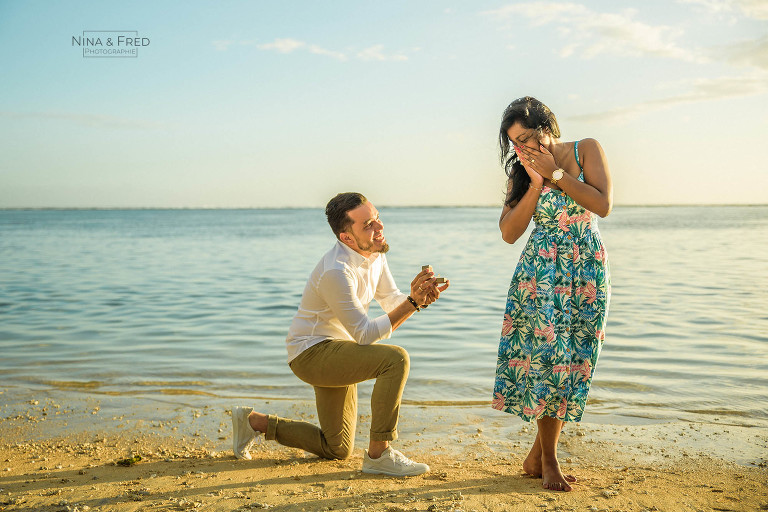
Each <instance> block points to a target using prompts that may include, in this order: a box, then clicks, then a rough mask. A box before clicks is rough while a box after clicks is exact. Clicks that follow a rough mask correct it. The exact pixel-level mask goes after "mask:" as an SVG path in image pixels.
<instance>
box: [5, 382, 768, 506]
mask: <svg viewBox="0 0 768 512" xmlns="http://www.w3.org/2000/svg"><path fill="white" fill-rule="evenodd" d="M0 391H2V394H0V403H2V405H3V407H2V409H0V450H2V452H3V454H4V455H3V457H2V461H1V462H0V489H2V490H0V510H3V511H5V510H9V511H10V510H51V511H54V510H55V511H63V510H69V511H70V512H71V511H74V510H78V511H79V512H86V511H88V510H118V511H133V510H140V509H143V510H187V509H200V510H253V509H256V508H272V509H274V510H275V511H283V510H285V511H288V510H302V509H304V510H307V511H309V510H313V511H314V510H317V511H321V510H350V511H351V510H366V511H371V510H373V511H387V512H399V511H406V510H408V511H416V510H423V511H426V510H429V511H432V512H439V511H449V510H462V511H470V510H478V511H479V510H711V509H714V510H761V509H763V510H768V490H766V489H767V488H766V483H768V470H767V469H766V466H767V465H768V460H767V459H768V429H765V428H761V427H751V428H750V427H742V426H728V425H712V424H703V423H702V424H696V423H691V422H682V421H679V422H667V423H648V424H644V425H616V424H610V423H595V422H582V423H580V424H574V425H573V426H571V425H569V426H568V428H566V430H565V431H564V432H563V436H562V440H561V443H560V445H559V450H560V453H559V455H560V460H561V464H562V466H563V469H564V471H567V472H569V473H573V474H575V475H576V476H577V477H579V480H580V481H579V482H578V483H577V484H575V486H574V491H573V492H570V493H559V492H553V491H547V490H544V489H542V488H541V484H540V480H539V479H535V478H532V477H528V476H525V475H524V474H523V472H522V470H521V464H522V460H523V458H524V456H525V454H526V452H527V449H528V447H529V446H530V444H531V442H532V441H533V438H534V436H535V428H534V426H533V425H531V424H527V423H523V422H522V421H520V420H518V419H514V418H513V419H511V420H510V418H508V417H507V416H508V415H503V414H501V413H499V412H498V411H493V410H492V409H490V407H484V406H463V407H456V408H437V407H428V406H413V405H404V406H403V407H402V409H401V421H400V425H399V428H400V439H399V440H397V441H395V442H394V443H393V445H394V446H395V448H397V449H400V450H402V451H403V452H404V453H405V454H406V455H408V456H410V457H412V458H414V459H415V460H418V461H419V462H426V463H428V464H430V466H431V467H432V471H430V472H429V473H427V474H426V475H422V476H418V477H412V478H390V477H383V476H380V475H365V474H363V473H361V472H360V471H359V470H360V467H361V463H362V449H363V447H364V446H365V444H364V443H365V442H366V440H367V435H366V432H365V430H366V429H367V426H368V424H369V408H368V406H367V404H364V403H361V404H360V421H359V423H358V436H357V440H356V443H355V446H356V450H355V453H354V455H353V456H352V457H351V458H350V459H348V460H344V461H325V460H321V459H317V458H315V457H314V456H307V454H305V453H304V452H302V451H300V450H295V449H290V448H285V447H281V446H279V445H277V444H276V443H274V442H262V443H260V444H259V445H257V446H256V447H255V448H254V450H252V454H253V456H254V459H253V460H252V461H240V460H237V459H235V458H234V457H233V455H232V452H231V421H230V417H229V415H228V414H227V410H228V408H229V407H231V406H232V405H238V404H239V403H240V402H238V401H233V400H227V401H226V403H223V402H222V403H213V404H211V403H206V397H188V396H185V397H183V400H180V398H182V397H178V396H177V397H167V398H168V399H166V397H163V399H162V400H158V399H157V398H156V397H153V398H149V399H148V398H146V397H145V398H143V399H142V398H141V397H139V398H138V399H137V397H102V396H99V397H98V398H95V397H93V396H88V395H77V394H74V393H71V392H70V393H67V392H61V391H56V390H19V389H13V388H5V389H2V390H0ZM35 402H37V403H35ZM129 406H130V409H129V408H128V407H129ZM253 406H255V407H259V408H261V409H262V410H267V411H268V412H274V413H277V414H280V415H282V416H287V417H291V418H301V419H305V420H307V421H314V404H313V403H312V402H309V401H302V402H296V403H290V402H287V401H264V402H263V403H256V404H253ZM21 411H23V412H21ZM135 455H140V456H141V457H142V460H141V461H139V462H138V463H136V464H135V465H133V466H131V467H123V466H119V465H116V462H117V461H119V460H121V459H126V458H129V457H133V456H135ZM653 507H656V508H655V509H654V508H653Z"/></svg>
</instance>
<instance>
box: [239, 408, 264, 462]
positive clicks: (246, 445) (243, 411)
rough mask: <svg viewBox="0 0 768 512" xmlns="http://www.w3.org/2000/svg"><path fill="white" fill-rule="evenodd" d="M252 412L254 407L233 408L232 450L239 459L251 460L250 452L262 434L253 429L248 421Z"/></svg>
mask: <svg viewBox="0 0 768 512" xmlns="http://www.w3.org/2000/svg"><path fill="white" fill-rule="evenodd" d="M251 411H253V408H252V407H233V408H232V450H233V451H234V452H235V457H237V458H238V459H246V460H251V453H250V452H249V451H248V450H250V449H251V446H253V443H254V442H256V436H257V435H258V434H260V433H261V432H257V431H255V430H253V429H252V428H251V424H250V422H249V421H248V415H249V414H251Z"/></svg>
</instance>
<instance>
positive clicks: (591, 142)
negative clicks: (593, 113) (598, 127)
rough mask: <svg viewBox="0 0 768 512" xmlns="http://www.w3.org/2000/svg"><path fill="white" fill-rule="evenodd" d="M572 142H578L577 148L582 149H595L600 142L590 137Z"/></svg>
mask: <svg viewBox="0 0 768 512" xmlns="http://www.w3.org/2000/svg"><path fill="white" fill-rule="evenodd" d="M574 144H578V145H579V150H582V149H597V148H600V147H601V146H600V143H599V142H597V139H591V138H587V139H581V140H577V141H574Z"/></svg>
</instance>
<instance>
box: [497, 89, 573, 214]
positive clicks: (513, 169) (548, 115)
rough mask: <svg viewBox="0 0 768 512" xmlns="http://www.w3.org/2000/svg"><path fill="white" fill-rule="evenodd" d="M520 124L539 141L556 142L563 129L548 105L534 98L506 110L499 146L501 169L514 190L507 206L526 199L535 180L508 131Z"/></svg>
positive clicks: (517, 101) (516, 102)
mask: <svg viewBox="0 0 768 512" xmlns="http://www.w3.org/2000/svg"><path fill="white" fill-rule="evenodd" d="M517 122H520V124H522V125H523V126H525V127H526V128H530V129H533V130H536V131H537V132H539V139H541V137H542V136H543V135H544V134H545V133H549V134H550V135H552V136H553V137H555V138H559V137H560V127H559V126H558V124H557V119H555V114H553V113H552V111H551V110H549V107H547V106H546V105H545V104H543V103H542V102H540V101H539V100H537V99H536V98H533V97H531V96H525V97H524V98H518V99H516V100H515V101H513V102H512V103H510V104H509V106H508V107H507V108H506V109H505V110H504V115H503V116H502V117H501V126H500V127H499V146H500V148H501V165H502V166H503V167H504V172H505V173H506V174H507V177H508V178H509V179H510V180H512V190H511V191H510V193H509V195H507V198H506V200H505V201H504V205H505V206H512V205H513V204H515V203H517V202H518V201H519V200H520V198H522V197H523V195H524V194H525V192H526V190H528V185H529V184H530V183H531V178H530V177H529V176H528V173H527V172H525V168H523V164H521V163H520V159H519V158H518V157H517V153H515V148H514V146H513V144H512V142H511V141H510V140H509V136H508V135H507V130H509V128H510V127H511V126H512V125H513V124H515V123H517Z"/></svg>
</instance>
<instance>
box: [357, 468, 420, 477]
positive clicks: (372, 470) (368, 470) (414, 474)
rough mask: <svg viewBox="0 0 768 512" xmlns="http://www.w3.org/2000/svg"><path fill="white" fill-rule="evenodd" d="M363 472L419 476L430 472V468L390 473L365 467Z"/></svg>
mask: <svg viewBox="0 0 768 512" xmlns="http://www.w3.org/2000/svg"><path fill="white" fill-rule="evenodd" d="M362 471H363V473H367V474H369V475H387V476H419V475H423V474H424V473H429V469H425V470H424V471H419V472H417V473H389V472H387V471H380V470H378V469H363V470H362Z"/></svg>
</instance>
